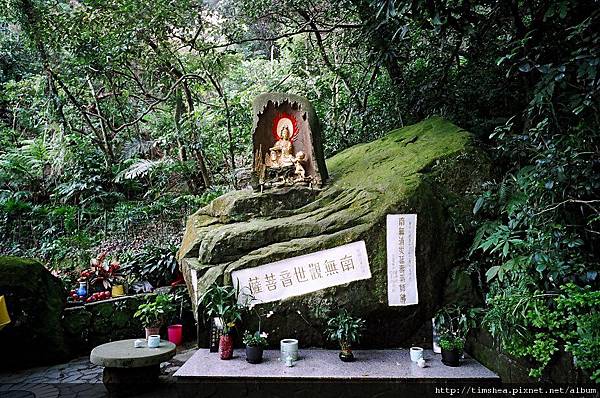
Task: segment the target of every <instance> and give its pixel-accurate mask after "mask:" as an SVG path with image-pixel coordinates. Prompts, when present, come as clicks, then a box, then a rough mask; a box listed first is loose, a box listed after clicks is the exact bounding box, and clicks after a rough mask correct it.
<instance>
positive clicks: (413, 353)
mask: <svg viewBox="0 0 600 398" xmlns="http://www.w3.org/2000/svg"><path fill="white" fill-rule="evenodd" d="M419 359H423V349H422V348H421V347H410V360H411V361H413V362H419Z"/></svg>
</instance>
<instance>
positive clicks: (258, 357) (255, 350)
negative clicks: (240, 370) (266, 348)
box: [246, 346, 263, 364]
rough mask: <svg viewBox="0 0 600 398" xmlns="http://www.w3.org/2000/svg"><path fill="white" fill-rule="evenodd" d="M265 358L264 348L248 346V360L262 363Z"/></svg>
mask: <svg viewBox="0 0 600 398" xmlns="http://www.w3.org/2000/svg"><path fill="white" fill-rule="evenodd" d="M262 359H263V348H262V347H253V346H246V362H248V363H255V364H256V363H261V362H262Z"/></svg>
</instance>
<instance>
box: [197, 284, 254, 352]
mask: <svg viewBox="0 0 600 398" xmlns="http://www.w3.org/2000/svg"><path fill="white" fill-rule="evenodd" d="M236 293H237V292H236V290H235V289H234V288H233V286H219V285H218V284H216V283H215V284H213V285H211V286H210V287H209V288H208V289H207V290H206V292H205V293H204V294H203V295H202V297H200V299H199V300H198V301H199V304H200V305H202V306H204V308H205V312H206V315H207V316H208V317H217V318H219V320H220V322H221V324H222V325H223V335H222V336H221V337H220V338H219V356H220V358H221V359H231V358H232V357H233V336H232V333H233V329H234V328H235V323H236V322H238V321H240V320H241V319H242V309H243V307H242V306H241V305H239V304H238V303H237V299H236V297H237V294H236Z"/></svg>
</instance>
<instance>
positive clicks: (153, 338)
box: [148, 334, 160, 348]
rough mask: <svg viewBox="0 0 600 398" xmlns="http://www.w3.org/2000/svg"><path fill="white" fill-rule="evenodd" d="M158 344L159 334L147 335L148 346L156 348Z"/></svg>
mask: <svg viewBox="0 0 600 398" xmlns="http://www.w3.org/2000/svg"><path fill="white" fill-rule="evenodd" d="M159 345H160V336H159V335H157V334H153V335H150V336H148V348H158V346H159Z"/></svg>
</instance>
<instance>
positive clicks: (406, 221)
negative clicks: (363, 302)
mask: <svg viewBox="0 0 600 398" xmlns="http://www.w3.org/2000/svg"><path fill="white" fill-rule="evenodd" d="M416 244H417V215H416V214H388V216H387V277H388V304H389V305H390V306H399V305H414V304H418V303H419V292H418V290H417V268H416V264H417V261H416V257H415V246H416Z"/></svg>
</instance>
